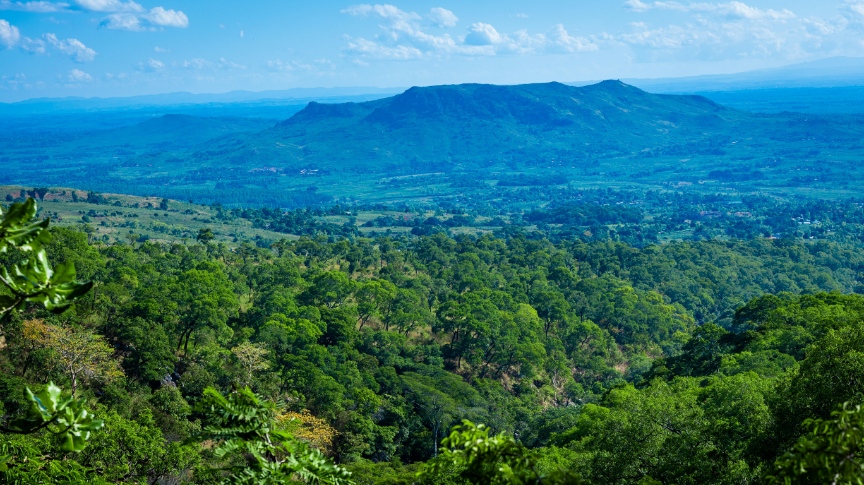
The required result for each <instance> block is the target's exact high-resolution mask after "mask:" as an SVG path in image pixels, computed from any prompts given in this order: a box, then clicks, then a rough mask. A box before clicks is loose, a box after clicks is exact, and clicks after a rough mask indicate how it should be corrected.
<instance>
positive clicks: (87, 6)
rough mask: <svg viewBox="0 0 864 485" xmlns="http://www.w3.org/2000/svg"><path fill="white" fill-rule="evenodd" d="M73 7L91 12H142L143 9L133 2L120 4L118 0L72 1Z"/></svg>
mask: <svg viewBox="0 0 864 485" xmlns="http://www.w3.org/2000/svg"><path fill="white" fill-rule="evenodd" d="M73 1H74V2H75V5H76V6H77V7H79V8H81V9H82V10H88V11H91V12H112V13H117V12H143V11H144V7H142V6H141V5H139V4H137V3H135V2H133V1H131V0H130V1H128V2H122V1H120V0H73Z"/></svg>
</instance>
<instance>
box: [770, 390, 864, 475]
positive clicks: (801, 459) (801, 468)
mask: <svg viewBox="0 0 864 485" xmlns="http://www.w3.org/2000/svg"><path fill="white" fill-rule="evenodd" d="M831 414H832V418H831V419H828V420H825V419H808V420H806V421H805V422H804V426H805V427H807V428H810V429H811V431H810V433H808V434H806V435H804V436H802V437H801V438H800V439H799V440H798V441H797V442H796V443H795V445H794V446H793V447H792V449H791V450H790V451H789V452H787V453H786V454H784V455H783V456H781V457H780V458H778V459H777V464H776V473H777V475H776V476H772V477H771V481H772V482H773V483H785V484H792V483H831V484H856V485H859V484H861V483H864V462H862V456H864V410H862V408H861V406H855V407H852V406H851V405H850V403H848V402H847V403H844V404H843V406H842V407H841V408H840V409H839V410H837V411H834V412H833V413H831Z"/></svg>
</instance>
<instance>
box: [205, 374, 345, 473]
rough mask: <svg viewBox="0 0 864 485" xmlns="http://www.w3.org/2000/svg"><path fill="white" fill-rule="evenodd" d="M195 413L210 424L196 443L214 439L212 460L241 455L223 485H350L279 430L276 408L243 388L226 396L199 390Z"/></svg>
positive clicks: (317, 455) (324, 460) (309, 449)
mask: <svg viewBox="0 0 864 485" xmlns="http://www.w3.org/2000/svg"><path fill="white" fill-rule="evenodd" d="M199 409H200V410H201V411H203V412H205V413H207V414H208V417H209V418H210V420H212V424H209V425H207V426H205V427H204V428H203V430H202V434H201V435H200V437H199V438H200V439H208V440H215V441H217V442H218V445H217V447H216V449H215V452H214V454H215V456H216V457H218V458H222V459H229V460H230V459H231V458H233V457H240V459H241V460H242V461H245V463H242V462H241V464H238V465H234V466H231V467H229V468H228V469H229V470H231V471H232V474H231V476H230V477H229V478H228V479H227V483H238V484H241V483H242V484H269V483H273V484H276V483H284V482H286V481H292V480H293V479H294V478H295V477H296V478H298V479H300V480H301V481H303V482H306V483H321V484H333V485H339V484H350V483H351V481H350V473H348V472H347V471H346V470H345V469H343V468H341V467H339V466H337V465H334V464H333V463H332V462H330V460H328V459H327V458H326V457H324V455H323V454H321V452H320V451H318V450H316V449H314V448H312V447H310V446H309V445H307V444H306V443H304V442H302V441H299V440H297V439H296V438H295V437H294V436H292V435H291V434H290V433H288V432H286V431H284V430H280V429H278V428H277V427H276V426H275V425H276V420H275V416H276V407H275V405H274V404H273V403H272V402H268V401H264V400H263V399H261V397H259V396H257V395H255V394H254V393H253V392H252V391H251V390H249V389H248V388H244V389H241V390H239V391H236V392H234V393H232V394H230V395H229V396H228V397H227V398H226V397H225V396H223V395H222V394H220V393H219V392H218V391H217V390H215V389H213V388H208V389H206V390H205V391H204V399H202V401H201V402H200V403H199Z"/></svg>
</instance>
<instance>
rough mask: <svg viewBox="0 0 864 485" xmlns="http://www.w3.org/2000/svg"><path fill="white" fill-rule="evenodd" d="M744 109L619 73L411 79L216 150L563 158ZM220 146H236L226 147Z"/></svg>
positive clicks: (363, 157)
mask: <svg viewBox="0 0 864 485" xmlns="http://www.w3.org/2000/svg"><path fill="white" fill-rule="evenodd" d="M746 117H747V115H745V114H743V113H741V112H738V111H735V110H730V109H727V108H724V107H722V106H720V105H717V104H715V103H714V102H712V101H710V100H708V99H706V98H703V97H700V96H676V95H655V94H649V93H646V92H644V91H642V90H640V89H637V88H634V87H633V86H629V85H626V84H624V83H621V82H618V81H604V82H601V83H598V84H595V85H592V86H585V87H573V86H567V85H564V84H560V83H548V84H528V85H518V86H495V85H483V84H463V85H453V86H433V87H421V88H417V87H415V88H411V89H409V90H407V91H405V92H404V93H402V94H399V95H396V96H393V97H390V98H385V99H380V100H376V101H370V102H365V103H340V104H321V103H310V104H309V105H308V106H307V107H306V108H305V109H303V110H302V111H300V112H298V113H297V114H295V115H294V116H292V117H291V118H290V119H288V120H286V121H284V122H282V123H279V124H278V125H277V126H275V127H273V128H271V129H269V130H265V131H263V132H261V133H259V134H258V135H257V136H255V137H254V139H253V140H249V141H245V142H243V143H242V144H240V145H238V144H237V142H236V141H233V140H232V141H228V142H225V144H224V145H223V147H221V148H219V149H217V150H215V152H218V154H219V155H218V156H219V157H226V156H227V158H229V159H231V160H232V162H234V163H242V162H243V161H244V160H245V161H249V162H257V161H258V160H262V159H266V160H270V161H271V162H272V163H274V164H279V163H283V164H285V163H287V164H291V165H294V164H296V163H301V164H307V165H310V166H312V165H314V166H318V167H321V168H327V169H333V168H340V169H362V170H366V169H369V168H381V169H384V168H388V167H390V168H399V167H406V166H409V165H412V164H413V165H418V164H419V165H435V164H444V165H442V166H445V165H453V164H458V163H477V162H487V161H494V162H508V161H510V162H532V161H536V160H549V159H561V160H568V161H569V160H574V159H580V158H585V157H596V156H609V155H622V154H630V153H632V152H634V151H639V150H643V149H646V148H647V149H650V148H654V147H657V146H663V145H667V144H669V143H678V142H680V140H688V141H689V142H697V143H698V142H699V141H706V142H707V140H710V139H711V138H713V137H714V136H716V135H717V134H718V133H726V132H727V131H728V130H730V129H732V128H734V126H736V125H735V123H736V122H738V121H740V120H741V119H742V118H746ZM224 146H233V147H234V148H233V149H232V150H231V152H230V154H227V155H226V152H225V150H224ZM209 152H214V150H211V149H210V148H208V149H207V150H206V151H203V152H201V153H200V155H202V156H203V157H205V158H212V156H208V153H209Z"/></svg>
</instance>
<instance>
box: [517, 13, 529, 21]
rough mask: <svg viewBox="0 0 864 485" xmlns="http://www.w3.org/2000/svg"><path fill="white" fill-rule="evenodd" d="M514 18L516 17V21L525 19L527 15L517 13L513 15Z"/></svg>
mask: <svg viewBox="0 0 864 485" xmlns="http://www.w3.org/2000/svg"><path fill="white" fill-rule="evenodd" d="M514 17H516V18H517V19H527V18H528V14H527V13H524V12H520V13H517V14H516V15H514Z"/></svg>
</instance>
